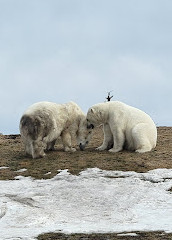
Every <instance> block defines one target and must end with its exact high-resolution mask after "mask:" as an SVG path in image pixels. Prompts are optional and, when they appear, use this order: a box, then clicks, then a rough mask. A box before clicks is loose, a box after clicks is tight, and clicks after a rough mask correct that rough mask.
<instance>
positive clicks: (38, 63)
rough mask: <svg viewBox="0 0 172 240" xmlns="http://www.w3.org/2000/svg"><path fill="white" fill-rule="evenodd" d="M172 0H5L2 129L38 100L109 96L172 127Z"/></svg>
mask: <svg viewBox="0 0 172 240" xmlns="http://www.w3.org/2000/svg"><path fill="white" fill-rule="evenodd" d="M171 10H172V1H171V0H142V1H138V0H120V1H119V0H29V1H28V0H15V1H14V0H0V132H2V133H3V134H12V133H19V129H18V126H19V120H20V117H21V115H22V114H23V112H24V111H25V110H26V108H27V107H28V106H30V105H31V104H33V103H35V102H38V101H53V102H57V103H66V102H68V101H74V102H76V103H77V104H78V105H80V107H81V108H82V109H83V111H84V112H85V113H86V112H87V110H88V108H89V107H90V106H91V105H93V104H96V103H99V102H103V101H105V97H106V96H107V92H108V91H111V90H113V92H112V95H113V96H114V97H113V100H119V101H123V102H125V103H127V104H129V105H132V106H135V107H138V108H140V109H142V110H144V111H145V112H147V113H148V114H149V115H150V116H151V117H152V118H153V120H154V121H155V123H156V125H157V126H164V125H165V126H172V107H171V102H172V80H171V76H172V27H171V26H172V14H171Z"/></svg>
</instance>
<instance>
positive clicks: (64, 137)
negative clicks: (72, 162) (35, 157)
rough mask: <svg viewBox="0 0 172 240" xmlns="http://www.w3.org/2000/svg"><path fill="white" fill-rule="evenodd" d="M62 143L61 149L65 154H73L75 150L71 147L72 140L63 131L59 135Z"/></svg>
mask: <svg viewBox="0 0 172 240" xmlns="http://www.w3.org/2000/svg"><path fill="white" fill-rule="evenodd" d="M61 138H62V142H63V147H64V150H65V152H75V151H76V149H75V148H73V147H72V143H71V142H72V138H71V135H70V133H69V132H67V131H64V132H62V134H61Z"/></svg>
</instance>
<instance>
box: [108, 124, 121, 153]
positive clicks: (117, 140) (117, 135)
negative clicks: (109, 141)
mask: <svg viewBox="0 0 172 240" xmlns="http://www.w3.org/2000/svg"><path fill="white" fill-rule="evenodd" d="M112 132H113V142H114V144H113V148H111V149H110V150H109V152H120V151H121V150H122V149H123V146H124V142H125V135H124V133H123V131H122V129H120V128H115V129H113V130H112Z"/></svg>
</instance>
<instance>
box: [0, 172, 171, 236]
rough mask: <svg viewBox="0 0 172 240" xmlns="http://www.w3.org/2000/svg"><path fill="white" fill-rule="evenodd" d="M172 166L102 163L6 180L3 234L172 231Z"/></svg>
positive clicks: (0, 220) (1, 201) (1, 194)
mask: <svg viewBox="0 0 172 240" xmlns="http://www.w3.org/2000/svg"><path fill="white" fill-rule="evenodd" d="M171 187H172V169H156V170H152V171H149V172H148V173H136V172H121V171H105V170H101V169H98V168H93V169H87V170H85V171H82V172H81V173H80V174H79V175H78V176H75V175H71V174H70V173H69V172H68V170H67V169H66V170H60V171H59V173H58V174H57V175H56V176H55V177H54V178H52V179H46V180H44V179H41V180H35V179H32V178H31V177H23V176H17V177H16V180H13V181H11V180H10V181H0V189H1V191H0V229H1V236H0V237H1V238H0V239H3V240H6V239H8V240H9V239H11V240H12V239H17V238H21V239H25V240H26V239H28V240H31V239H34V238H35V237H36V236H38V235H39V234H41V233H44V232H54V231H57V232H58V231H60V232H64V233H92V232H94V233H109V232H116V233H120V232H121V233H124V232H126V233H127V232H129V233H131V232H135V231H166V232H172V207H171V206H172V194H171V192H170V191H168V190H169V189H170V188H171Z"/></svg>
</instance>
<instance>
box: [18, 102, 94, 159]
mask: <svg viewBox="0 0 172 240" xmlns="http://www.w3.org/2000/svg"><path fill="white" fill-rule="evenodd" d="M20 133H21V137H22V140H23V142H24V145H25V151H26V154H29V155H31V156H32V157H33V158H39V157H43V156H44V155H45V152H44V150H54V145H55V142H56V140H57V138H58V137H59V136H61V138H62V142H63V146H64V150H65V151H71V152H73V151H76V149H75V148H72V146H71V145H72V143H71V141H72V139H73V138H75V137H76V139H77V142H78V144H79V147H80V149H81V150H84V148H85V146H86V144H88V142H89V140H90V138H91V129H88V128H87V121H86V116H85V115H84V113H83V112H82V110H81V109H80V107H79V106H78V105H77V104H76V103H74V102H69V103H66V104H57V103H52V102H38V103H35V104H33V105H31V106H30V107H29V108H28V109H27V110H26V111H25V113H24V114H23V116H22V117H21V120H20Z"/></svg>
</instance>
